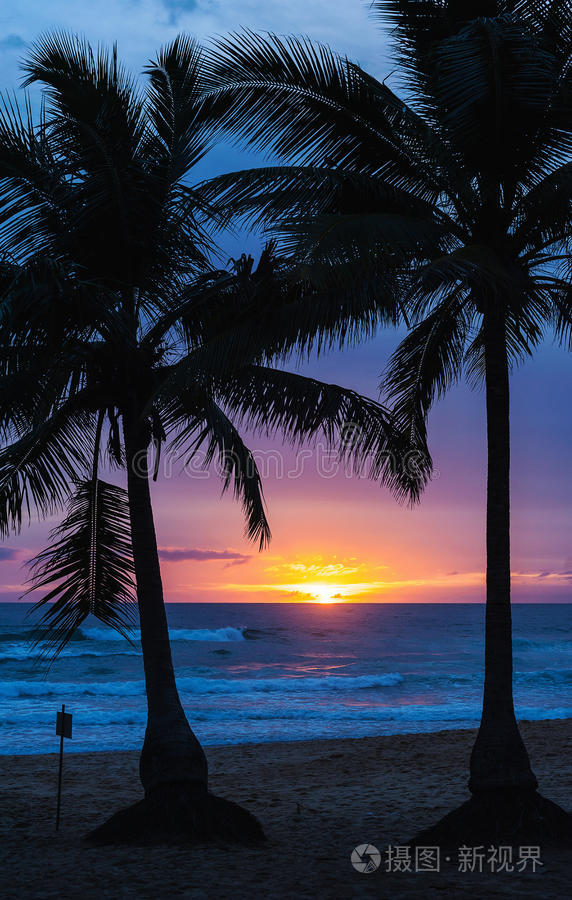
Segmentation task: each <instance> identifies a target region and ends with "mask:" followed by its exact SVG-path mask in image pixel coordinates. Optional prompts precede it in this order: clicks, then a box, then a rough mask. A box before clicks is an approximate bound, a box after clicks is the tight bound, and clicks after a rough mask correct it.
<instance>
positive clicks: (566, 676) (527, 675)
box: [514, 669, 572, 684]
mask: <svg viewBox="0 0 572 900" xmlns="http://www.w3.org/2000/svg"><path fill="white" fill-rule="evenodd" d="M514 680H515V681H516V682H517V683H518V684H522V683H524V684H526V683H528V682H534V683H536V684H538V683H544V684H546V683H549V684H572V669H540V670H538V671H535V672H516V673H515V676H514Z"/></svg>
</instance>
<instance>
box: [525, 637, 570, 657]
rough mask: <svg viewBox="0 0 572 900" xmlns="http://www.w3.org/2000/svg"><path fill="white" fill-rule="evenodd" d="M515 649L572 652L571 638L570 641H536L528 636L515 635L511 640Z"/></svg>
mask: <svg viewBox="0 0 572 900" xmlns="http://www.w3.org/2000/svg"><path fill="white" fill-rule="evenodd" d="M512 646H513V649H514V650H515V651H519V650H542V651H546V652H551V651H554V650H556V651H562V652H564V653H566V652H568V653H572V640H570V641H538V640H535V641H533V640H530V639H529V638H519V637H515V638H513V641H512Z"/></svg>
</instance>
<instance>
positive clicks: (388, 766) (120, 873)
mask: <svg viewBox="0 0 572 900" xmlns="http://www.w3.org/2000/svg"><path fill="white" fill-rule="evenodd" d="M570 726H571V721H570V720H558V721H546V722H535V723H527V722H525V723H523V724H522V732H523V736H524V738H525V740H526V742H527V745H528V747H529V751H530V755H531V758H532V762H533V766H534V769H535V771H536V773H537V776H538V778H539V782H540V786H541V790H542V792H543V793H544V795H545V796H547V797H550V798H551V799H553V800H555V801H557V802H559V803H560V804H561V805H563V806H564V807H565V808H568V809H570V808H572V758H571V755H570V736H571V729H570ZM473 739H474V732H471V731H442V732H438V733H434V734H415V735H396V736H392V737H379V738H362V739H355V740H334V741H307V742H295V743H281V744H258V745H247V746H236V747H228V746H227V747H215V748H210V749H209V751H208V757H209V763H210V771H211V789H212V790H213V791H214V792H215V793H219V794H220V795H223V796H226V797H229V798H232V799H234V800H236V801H238V802H240V803H242V804H244V805H245V806H247V807H248V808H249V809H251V810H252V811H253V812H254V813H255V814H256V815H258V816H259V818H260V819H261V821H262V822H263V824H264V827H265V829H266V833H267V837H268V841H267V843H266V845H264V846H262V847H257V848H243V847H236V846H224V845H218V846H205V845H202V846H195V847H153V848H148V847H144V848H133V847H119V848H116V847H114V848H92V847H86V846H85V845H84V844H83V843H82V841H81V838H82V835H83V834H85V833H86V832H87V831H88V830H89V829H90V828H92V827H93V826H95V825H97V824H98V823H100V822H101V821H102V820H103V819H105V817H107V816H108V815H110V814H111V813H113V812H114V811H115V810H117V809H118V808H120V807H121V806H123V805H126V804H128V803H131V802H133V801H135V800H136V799H138V797H139V796H140V789H139V785H138V780H137V754H136V753H133V752H115V753H91V754H72V753H68V754H67V756H66V758H65V766H64V795H63V807H62V824H61V829H60V832H59V833H58V834H56V833H55V830H54V812H55V788H56V781H57V756H56V755H55V754H54V755H43V756H2V757H0V769H1V782H2V797H1V804H2V807H1V808H2V822H1V835H0V839H1V843H0V847H1V850H0V853H1V857H2V859H1V862H2V866H1V868H2V890H1V894H2V896H3V897H5V898H27V897H33V898H56V897H66V898H70V897H71V898H74V897H78V898H79V897H82V898H84V900H88V898H99V897H105V898H123V897H144V898H163V897H189V898H211V897H212V898H226V897H229V898H230V897H233V898H234V897H254V898H258V897H260V898H267V897H269V898H273V897H276V898H282V897H284V898H296V897H315V898H318V897H319V898H324V897H326V898H330V897H331V898H349V897H387V898H393V897H412V898H417V897H419V898H421V897H440V896H443V891H449V893H450V895H451V896H452V897H475V898H489V897H497V896H513V897H519V898H520V897H543V898H560V897H562V898H567V897H569V896H570V875H571V874H572V861H571V860H570V855H569V853H567V852H566V851H564V850H553V849H552V850H550V849H549V848H545V851H543V850H542V849H541V857H540V858H541V861H542V862H543V863H544V865H542V866H540V867H538V869H537V872H536V874H533V873H532V872H531V871H530V865H528V866H527V869H528V871H526V872H523V873H520V874H519V873H517V872H516V871H513V872H506V871H503V872H495V873H491V872H489V871H488V869H487V871H486V872H483V874H479V873H470V872H459V871H458V859H454V860H452V861H451V862H449V863H447V862H446V861H445V860H442V861H441V872H439V873H436V872H435V873H429V872H415V871H413V872H411V873H407V872H392V873H388V872H387V871H385V870H386V851H387V847H388V846H390V845H391V846H393V847H395V846H400V845H402V844H403V842H404V841H405V840H407V839H408V838H409V837H411V836H412V834H413V833H414V832H415V831H417V830H419V829H421V828H423V827H426V826H428V825H430V824H432V823H433V822H435V821H436V820H437V819H438V818H439V817H440V816H442V815H443V814H444V813H446V812H447V811H448V810H449V809H451V808H452V807H454V806H455V805H457V804H459V803H460V802H462V801H463V799H465V798H466V796H467V789H466V779H467V771H466V768H467V761H468V757H469V752H470V748H471V744H472V741H473ZM68 747H69V744H68ZM363 843H372V844H374V845H375V846H376V847H377V848H379V850H380V851H381V856H382V862H381V866H380V867H379V869H378V870H377V871H376V872H374V873H372V874H359V873H358V872H356V871H355V870H354V869H353V867H352V865H351V863H350V854H351V851H352V849H353V848H354V847H355V846H356V845H358V844H363ZM517 855H518V854H517V852H516V850H515V856H517ZM413 868H414V864H413Z"/></svg>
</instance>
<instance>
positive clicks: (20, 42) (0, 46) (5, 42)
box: [0, 34, 26, 50]
mask: <svg viewBox="0 0 572 900" xmlns="http://www.w3.org/2000/svg"><path fill="white" fill-rule="evenodd" d="M25 46H26V41H25V40H24V38H21V37H20V35H19V34H7V35H6V37H3V38H0V50H22V48H23V47H25Z"/></svg>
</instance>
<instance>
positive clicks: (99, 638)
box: [0, 603, 572, 754]
mask: <svg viewBox="0 0 572 900" xmlns="http://www.w3.org/2000/svg"><path fill="white" fill-rule="evenodd" d="M28 609H29V607H28V606H27V605H26V604H16V603H4V604H0V752H1V753H3V754H6V753H49V752H55V751H56V750H57V749H58V741H59V739H58V738H57V737H56V735H55V718H56V711H57V710H58V709H59V708H60V707H61V704H62V703H65V704H66V711H68V712H71V713H73V717H74V718H73V739H72V740H71V741H68V742H67V743H66V750H67V751H68V752H71V751H85V750H114V749H135V748H139V747H140V746H141V743H142V740H143V734H144V730H145V692H144V682H143V668H142V660H141V655H140V650H139V647H138V641H137V636H136V635H135V640H134V643H135V646H131V645H130V644H129V643H128V642H127V641H125V640H124V639H123V638H122V637H121V636H120V635H119V634H117V633H116V632H114V631H112V630H111V629H108V628H106V627H104V626H102V625H100V624H98V623H97V622H96V621H95V620H94V621H93V622H91V621H89V620H88V621H86V623H85V624H84V625H83V626H82V627H81V629H80V630H79V631H78V632H77V633H76V635H75V637H74V639H73V640H72V641H71V642H70V644H69V645H68V646H67V647H66V649H65V650H64V652H63V654H62V655H61V657H60V658H59V659H58V661H57V662H56V663H55V664H54V665H53V666H52V668H51V669H50V670H49V671H46V670H45V668H42V666H39V665H38V664H37V663H35V662H34V659H33V656H32V655H31V652H30V644H29V639H30V631H31V622H30V620H29V619H28V620H27V619H26V612H27V610H28ZM167 609H168V618H169V627H170V632H171V638H172V647H173V656H174V662H175V668H176V673H177V681H178V686H179V690H180V693H181V699H182V702H183V705H184V707H185V711H186V713H187V715H188V717H189V720H190V722H191V724H192V727H193V729H194V730H195V733H196V734H197V736H198V738H199V739H200V741H201V742H202V743H203V744H204V745H205V746H209V745H212V744H241V743H246V742H264V741H294V740H304V739H308V738H336V737H362V736H366V735H375V734H396V733H406V732H419V731H436V730H441V729H450V728H470V727H475V726H477V725H478V723H479V718H480V704H481V694H482V685H483V635H484V607H483V606H482V605H475V604H391V603H385V604H344V603H341V604H331V605H325V604H324V605H321V604H288V603H284V604H262V603H261V604H254V603H252V604H244V603H240V604H234V603H233V604H230V603H220V604H193V603H180V604H169V605H168V607H167ZM513 620H514V653H515V679H514V682H515V684H514V690H515V703H516V709H517V716H518V717H519V718H520V719H556V718H564V717H568V716H570V717H572V657H571V652H572V605H569V604H526V605H525V604H522V605H515V606H514V612H513Z"/></svg>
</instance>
